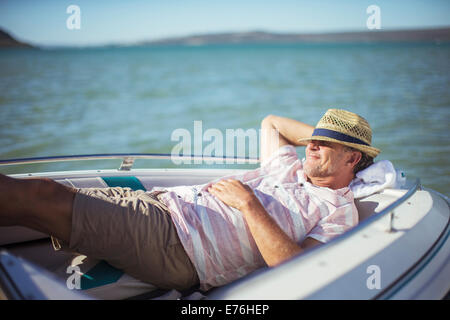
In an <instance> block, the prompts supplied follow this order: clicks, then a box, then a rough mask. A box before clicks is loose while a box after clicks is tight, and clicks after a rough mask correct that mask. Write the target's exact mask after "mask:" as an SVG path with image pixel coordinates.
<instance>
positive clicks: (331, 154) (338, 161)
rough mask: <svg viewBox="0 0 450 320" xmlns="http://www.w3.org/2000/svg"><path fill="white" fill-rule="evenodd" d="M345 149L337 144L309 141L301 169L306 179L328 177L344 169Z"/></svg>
mask: <svg viewBox="0 0 450 320" xmlns="http://www.w3.org/2000/svg"><path fill="white" fill-rule="evenodd" d="M347 153H348V151H347V149H346V148H345V147H344V146H342V145H341V144H339V143H335V142H328V141H319V140H311V142H309V143H308V145H307V146H306V150H305V155H306V161H305V163H304V167H303V169H304V170H305V173H306V175H307V176H308V177H310V178H311V177H313V178H314V177H321V178H323V177H329V176H333V175H336V173H338V172H339V170H342V169H343V168H344V163H345V161H346V159H347V156H346V155H347Z"/></svg>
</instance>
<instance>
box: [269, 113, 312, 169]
mask: <svg viewBox="0 0 450 320" xmlns="http://www.w3.org/2000/svg"><path fill="white" fill-rule="evenodd" d="M313 131H314V127H313V126H311V125H309V124H306V123H303V122H300V121H297V120H294V119H290V118H284V117H279V116H274V115H268V116H267V117H265V118H264V119H263V121H262V122H261V145H260V160H261V162H264V161H265V160H266V159H268V158H269V157H270V156H271V155H272V154H273V153H274V152H275V151H277V150H278V149H279V148H280V147H282V146H284V145H287V144H290V145H293V146H304V145H306V143H304V142H300V143H299V142H298V139H300V138H306V137H310V136H311V135H312V133H313Z"/></svg>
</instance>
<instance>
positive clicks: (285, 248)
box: [208, 179, 321, 267]
mask: <svg viewBox="0 0 450 320" xmlns="http://www.w3.org/2000/svg"><path fill="white" fill-rule="evenodd" d="M208 191H209V192H210V193H211V194H213V195H215V196H216V197H218V198H219V199H220V200H222V201H223V202H224V203H225V204H227V205H229V206H231V207H233V208H236V209H238V210H239V211H241V212H242V214H243V215H244V219H245V220H246V222H247V225H248V227H249V229H250V232H251V234H252V236H253V238H254V239H255V242H256V245H257V246H258V249H259V251H260V253H261V255H262V257H263V258H264V261H265V262H266V263H267V265H268V266H270V267H272V266H276V265H278V264H280V263H281V262H283V261H285V260H287V259H290V258H292V257H294V256H296V255H298V254H300V253H301V252H303V250H305V249H308V248H311V247H313V246H316V245H319V244H321V242H320V241H317V240H315V239H312V238H307V239H306V240H305V241H303V242H302V244H301V245H300V246H299V245H298V244H297V243H296V242H294V241H293V240H292V239H291V238H289V237H288V235H287V234H286V233H285V232H284V231H283V230H282V229H281V228H280V227H279V226H278V224H277V223H276V222H275V220H273V219H272V217H271V216H270V215H269V214H268V213H267V211H266V209H264V207H263V206H262V204H261V202H259V200H258V198H256V196H255V194H254V193H253V191H252V190H251V189H250V187H248V186H247V185H245V184H243V183H242V182H240V181H239V180H232V179H228V180H221V181H219V182H218V183H216V184H214V185H212V186H211V187H210V188H209V189H208Z"/></svg>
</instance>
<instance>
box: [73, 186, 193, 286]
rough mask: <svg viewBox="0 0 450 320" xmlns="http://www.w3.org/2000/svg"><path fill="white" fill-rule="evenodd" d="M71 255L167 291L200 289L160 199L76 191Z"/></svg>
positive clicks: (126, 190)
mask: <svg viewBox="0 0 450 320" xmlns="http://www.w3.org/2000/svg"><path fill="white" fill-rule="evenodd" d="M69 249H70V250H72V251H76V252H79V253H82V254H84V255H86V256H88V257H89V256H91V257H93V258H96V259H103V260H105V261H107V262H108V263H109V264H111V265H112V266H114V267H115V268H118V269H121V270H123V271H124V272H125V273H127V274H129V275H131V276H132V277H135V278H136V279H139V280H142V281H144V282H148V283H151V284H153V285H155V286H157V287H160V288H165V289H169V288H171V289H178V290H182V289H187V288H190V287H192V286H194V285H196V284H198V282H199V279H198V276H197V272H196V271H195V268H194V266H193V265H192V263H191V261H190V259H189V257H188V256H187V254H186V252H185V251H184V248H183V246H182V244H181V242H180V239H179V238H178V235H177V231H176V228H175V226H174V225H173V222H172V219H171V217H170V213H169V211H168V209H167V207H166V206H165V205H164V204H163V203H161V202H160V201H159V200H158V198H157V194H156V193H146V192H145V191H142V190H139V191H133V190H131V189H130V188H120V187H115V188H82V189H77V194H76V196H75V199H74V204H73V212H72V233H71V237H70V243H69Z"/></svg>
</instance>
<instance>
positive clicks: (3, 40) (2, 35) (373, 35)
mask: <svg viewBox="0 0 450 320" xmlns="http://www.w3.org/2000/svg"><path fill="white" fill-rule="evenodd" d="M339 43H355V44H357V43H365V44H366V43H367V44H371V43H436V44H440V43H450V27H443V28H433V29H403V30H372V31H348V32H330V33H275V32H266V31H245V32H222V33H205V34H193V35H187V36H180V37H168V38H162V39H156V40H144V41H138V42H134V43H132V44H124V43H111V44H104V45H80V46H76V45H41V46H39V45H31V44H28V43H25V42H21V41H17V40H16V39H14V38H13V37H12V36H11V35H10V34H8V33H7V32H5V31H2V30H0V49H2V48H34V49H39V48H95V47H134V46H153V47H155V46H204V45H235V44H339Z"/></svg>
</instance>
